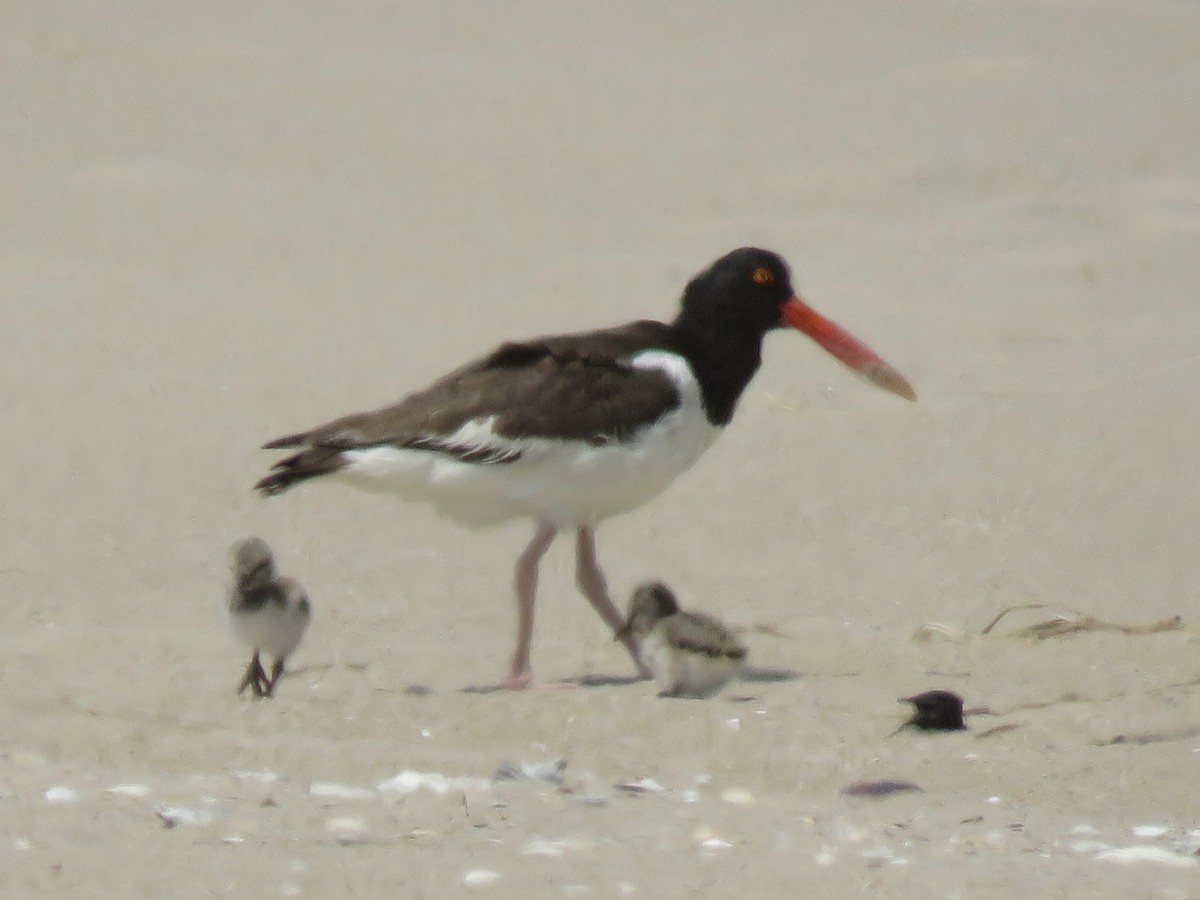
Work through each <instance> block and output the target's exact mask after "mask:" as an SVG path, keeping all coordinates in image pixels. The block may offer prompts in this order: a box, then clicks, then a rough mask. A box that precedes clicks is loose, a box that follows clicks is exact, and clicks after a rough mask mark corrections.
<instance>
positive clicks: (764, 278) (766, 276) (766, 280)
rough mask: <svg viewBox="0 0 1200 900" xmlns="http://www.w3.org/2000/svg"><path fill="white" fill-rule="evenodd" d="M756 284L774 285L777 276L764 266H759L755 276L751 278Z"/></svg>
mask: <svg viewBox="0 0 1200 900" xmlns="http://www.w3.org/2000/svg"><path fill="white" fill-rule="evenodd" d="M750 278H751V280H752V281H753V282H754V283H755V284H763V285H766V284H774V283H775V276H774V275H772V274H771V270H770V269H768V268H765V267H763V266H759V267H758V268H757V269H755V270H754V274H752V275H751V276H750Z"/></svg>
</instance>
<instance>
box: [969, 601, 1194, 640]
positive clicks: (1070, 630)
mask: <svg viewBox="0 0 1200 900" xmlns="http://www.w3.org/2000/svg"><path fill="white" fill-rule="evenodd" d="M1047 608H1049V604H1046V603H1021V604H1018V605H1016V606H1010V607H1008V609H1005V610H1002V611H1001V612H1000V614H999V615H998V616H996V618H994V619H992V621H991V622H989V623H988V626H987V627H986V628H984V629H983V631H981V632H980V634H990V633H991V631H992V630H993V629H994V628H995V627H996V626H997V625H998V624H999V623H1000V620H1001V619H1003V618H1004V617H1005V616H1007V615H1008V614H1009V613H1012V612H1017V611H1019V610H1023V609H1047ZM1066 612H1068V613H1070V614H1071V616H1074V617H1075V618H1070V617H1068V616H1063V615H1058V616H1054V617H1053V618H1051V619H1048V620H1047V621H1045V622H1038V623H1036V624H1034V625H1029V626H1028V627H1026V628H1018V629H1017V630H1016V631H1009V632H1007V633H1005V635H1004V637H1019V638H1031V639H1033V640H1039V641H1040V640H1044V639H1045V638H1052V637H1064V636H1066V635H1069V634H1079V633H1081V632H1085V631H1119V632H1121V633H1122V634H1128V635H1131V636H1137V635H1146V634H1159V633H1161V632H1164V631H1178V630H1179V629H1181V628H1183V617H1182V616H1171V617H1170V618H1169V619H1163V620H1162V621H1161V622H1151V623H1150V624H1148V625H1122V624H1121V623H1119V622H1106V621H1104V620H1103V619H1097V618H1096V617H1095V616H1091V615H1088V614H1087V613H1085V612H1080V611H1079V610H1075V609H1068V610H1066Z"/></svg>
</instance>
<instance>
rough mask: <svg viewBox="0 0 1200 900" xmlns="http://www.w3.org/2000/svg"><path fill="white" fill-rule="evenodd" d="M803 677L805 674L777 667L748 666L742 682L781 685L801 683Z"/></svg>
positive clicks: (743, 672) (742, 676)
mask: <svg viewBox="0 0 1200 900" xmlns="http://www.w3.org/2000/svg"><path fill="white" fill-rule="evenodd" d="M803 677H804V673H803V672H797V671H796V670H795V669H782V668H778V667H776V666H747V667H746V668H745V669H744V670H743V671H742V674H741V680H742V681H749V682H751V683H753V684H779V683H781V682H784V681H799V680H800V679H801V678H803Z"/></svg>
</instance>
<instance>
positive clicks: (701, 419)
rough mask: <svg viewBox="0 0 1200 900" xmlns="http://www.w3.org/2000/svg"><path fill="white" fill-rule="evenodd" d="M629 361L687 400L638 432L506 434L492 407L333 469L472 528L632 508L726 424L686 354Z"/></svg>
mask: <svg viewBox="0 0 1200 900" xmlns="http://www.w3.org/2000/svg"><path fill="white" fill-rule="evenodd" d="M631 365H632V366H633V367H634V368H638V369H653V370H658V371H660V372H663V373H664V374H665V375H666V376H667V377H668V378H670V379H671V381H672V382H673V383H674V384H675V386H676V388H677V389H678V391H679V400H680V402H679V405H678V406H676V407H675V408H674V409H672V410H670V411H669V412H667V413H665V414H664V415H663V416H661V417H659V418H658V419H657V420H656V421H654V422H652V423H650V424H649V425H646V426H644V427H643V428H641V429H639V430H638V431H637V433H636V434H634V435H633V436H632V438H631V439H630V440H627V441H608V442H603V443H595V444H593V443H589V442H588V441H586V440H555V439H552V438H521V439H513V438H507V437H504V436H502V435H498V434H496V432H495V430H494V425H495V417H494V416H493V417H488V418H486V419H475V420H472V421H470V422H467V423H465V424H463V425H462V426H461V427H460V428H459V429H458V430H456V431H455V432H454V433H453V434H448V435H436V436H433V435H431V436H430V438H429V441H430V446H429V447H428V448H427V449H424V450H422V449H419V448H398V447H389V446H378V447H367V448H361V449H354V450H345V451H343V452H342V458H343V459H344V460H345V461H346V466H345V468H343V469H341V470H339V471H338V472H336V473H333V474H332V475H331V476H330V477H332V478H335V479H338V480H341V481H345V482H348V483H351V484H354V485H355V486H356V487H359V488H363V489H366V490H371V491H376V492H385V493H397V494H400V495H401V496H404V497H407V498H410V499H414V500H424V501H427V502H429V503H431V504H432V505H433V506H434V507H435V508H436V509H437V510H438V512H440V513H441V514H443V515H445V516H448V517H449V518H451V519H454V520H456V521H458V522H460V523H462V524H464V525H469V526H473V527H479V526H483V525H490V524H494V523H496V522H501V521H504V520H505V519H511V518H521V517H532V518H538V519H545V520H548V521H551V522H553V523H554V524H555V525H557V526H559V527H563V528H565V527H578V526H581V525H590V524H594V523H596V522H598V521H600V520H601V519H604V518H607V517H608V516H613V515H618V514H620V513H623V512H628V511H629V510H631V509H635V508H637V507H638V506H641V505H642V504H643V503H645V502H647V501H648V500H650V499H652V498H653V497H656V496H657V495H658V494H660V493H661V492H662V491H663V490H664V489H666V487H667V486H668V485H669V484H670V483H671V482H672V481H674V480H675V478H676V476H678V475H680V474H681V473H683V472H685V471H687V469H689V468H690V467H691V466H692V464H693V463H695V461H696V460H697V459H699V458H700V456H701V454H703V453H704V451H705V450H707V449H708V448H709V447H710V446H711V445H712V442H713V441H714V440H715V438H716V436H717V435H718V434H719V433H720V431H721V429H720V428H718V427H717V426H714V425H713V424H712V423H710V422H709V421H708V418H707V416H706V415H705V413H704V406H703V403H702V401H701V397H700V386H699V384H698V383H697V381H696V378H695V376H694V375H693V374H692V370H691V367H690V366H689V365H688V364H687V361H686V360H684V359H683V358H682V357H680V356H677V355H676V354H674V353H667V352H665V351H661V350H654V351H646V352H643V353H639V354H637V355H636V356H635V357H633V359H632V360H631ZM429 450H436V451H437V452H434V453H431V452H429ZM501 463H502V464H501Z"/></svg>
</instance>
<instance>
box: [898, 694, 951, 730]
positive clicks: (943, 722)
mask: <svg viewBox="0 0 1200 900" xmlns="http://www.w3.org/2000/svg"><path fill="white" fill-rule="evenodd" d="M897 702H898V703H911V704H912V705H913V706H914V707H915V711H914V712H913V717H912V718H911V719H909V720H908V721H907V722H905V723H904V724H903V725H901V726H900V727H901V728H907V727H909V726H911V727H913V728H919V729H921V730H922V731H962V730H963V729H965V728H966V727H967V723H966V722H964V721H963V700H962V697H960V696H958V694H956V693H954V692H953V691H925V693H923V694H914V695H913V696H912V697H901V698H900V699H899V700H898V701H897Z"/></svg>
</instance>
